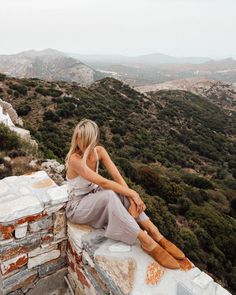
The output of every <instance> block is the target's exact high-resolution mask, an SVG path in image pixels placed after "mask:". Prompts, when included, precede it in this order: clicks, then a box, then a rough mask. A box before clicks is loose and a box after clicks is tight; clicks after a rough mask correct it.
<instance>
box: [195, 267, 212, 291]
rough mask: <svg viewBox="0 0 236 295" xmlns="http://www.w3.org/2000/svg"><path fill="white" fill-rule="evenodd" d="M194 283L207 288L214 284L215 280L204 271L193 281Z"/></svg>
mask: <svg viewBox="0 0 236 295" xmlns="http://www.w3.org/2000/svg"><path fill="white" fill-rule="evenodd" d="M193 282H194V283H196V284H197V285H198V286H200V287H201V288H207V286H208V285H209V284H210V283H211V282H213V279H212V277H210V276H209V275H208V274H206V273H205V272H203V271H202V272H201V273H200V275H199V276H197V277H195V278H194V279H193Z"/></svg>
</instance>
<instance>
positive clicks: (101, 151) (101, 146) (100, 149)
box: [96, 145, 106, 159]
mask: <svg viewBox="0 0 236 295" xmlns="http://www.w3.org/2000/svg"><path fill="white" fill-rule="evenodd" d="M96 150H97V152H98V156H99V159H101V158H102V155H103V153H104V151H106V149H105V147H104V146H103V145H97V146H96Z"/></svg>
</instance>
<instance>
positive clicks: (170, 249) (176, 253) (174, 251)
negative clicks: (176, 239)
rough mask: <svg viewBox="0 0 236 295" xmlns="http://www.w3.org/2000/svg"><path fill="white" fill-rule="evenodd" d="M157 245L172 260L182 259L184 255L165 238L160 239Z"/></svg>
mask: <svg viewBox="0 0 236 295" xmlns="http://www.w3.org/2000/svg"><path fill="white" fill-rule="evenodd" d="M158 243H159V245H161V246H162V247H163V248H164V249H165V250H166V251H167V252H169V253H170V254H171V255H172V256H173V257H174V258H176V259H184V258H185V255H184V253H183V252H182V251H181V250H180V249H179V248H178V247H176V246H175V245H174V244H173V243H171V242H170V241H169V240H167V239H166V238H164V237H163V238H161V239H160V241H159V242H158Z"/></svg>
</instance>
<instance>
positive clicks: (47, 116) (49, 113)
mask: <svg viewBox="0 0 236 295" xmlns="http://www.w3.org/2000/svg"><path fill="white" fill-rule="evenodd" d="M43 119H44V121H47V120H50V121H52V122H59V121H60V118H59V117H58V116H57V114H55V113H54V112H53V111H51V110H49V111H47V112H45V113H44V116H43Z"/></svg>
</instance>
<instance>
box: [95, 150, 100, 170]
mask: <svg viewBox="0 0 236 295" xmlns="http://www.w3.org/2000/svg"><path fill="white" fill-rule="evenodd" d="M95 154H96V159H97V166H96V172H98V164H99V158H98V152H97V147H95Z"/></svg>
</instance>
